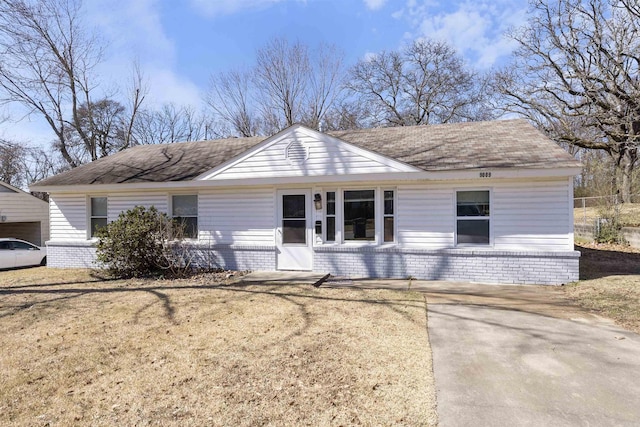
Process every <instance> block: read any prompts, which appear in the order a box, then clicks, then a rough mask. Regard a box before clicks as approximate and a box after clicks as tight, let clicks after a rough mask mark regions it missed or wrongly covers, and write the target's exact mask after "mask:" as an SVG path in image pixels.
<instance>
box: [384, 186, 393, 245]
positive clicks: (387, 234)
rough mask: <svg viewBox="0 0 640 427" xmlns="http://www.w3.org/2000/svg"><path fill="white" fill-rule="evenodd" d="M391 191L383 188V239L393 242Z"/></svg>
mask: <svg viewBox="0 0 640 427" xmlns="http://www.w3.org/2000/svg"><path fill="white" fill-rule="evenodd" d="M393 198H394V197H393V191H392V190H384V215H383V216H384V241H385V242H393V240H394V235H393V227H394V213H393Z"/></svg>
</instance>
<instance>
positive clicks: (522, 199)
mask: <svg viewBox="0 0 640 427" xmlns="http://www.w3.org/2000/svg"><path fill="white" fill-rule="evenodd" d="M483 184H484V182H483ZM569 185H570V184H569V182H568V181H567V180H565V179H562V178H561V179H558V180H539V181H530V182H509V183H503V182H492V183H490V184H487V185H486V187H487V188H488V187H490V188H491V225H490V227H491V228H490V230H491V231H490V232H491V236H492V237H491V239H492V242H493V245H492V247H491V248H493V249H495V250H534V251H537V250H540V251H555V250H558V251H565V250H571V249H573V224H572V223H571V222H570V216H569V215H571V213H572V212H570V202H571V194H570V192H571V187H570V186H569ZM477 188H478V185H477V184H475V185H473V184H465V183H463V184H456V185H452V184H440V183H434V184H426V185H420V186H418V185H407V186H399V187H398V190H397V192H398V195H397V204H396V221H397V226H396V231H397V242H398V244H401V245H403V246H407V247H420V248H427V249H444V248H453V247H455V227H456V220H455V218H456V211H455V196H456V191H457V190H466V189H468V190H473V189H477ZM491 248H488V249H491Z"/></svg>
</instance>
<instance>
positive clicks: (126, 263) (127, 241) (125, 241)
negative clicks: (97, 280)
mask: <svg viewBox="0 0 640 427" xmlns="http://www.w3.org/2000/svg"><path fill="white" fill-rule="evenodd" d="M182 236H184V230H183V227H181V226H180V224H178V223H176V222H175V221H173V220H172V219H171V218H169V217H168V216H167V215H166V214H164V213H161V212H159V211H158V210H157V209H156V208H155V207H153V206H152V207H150V208H148V209H146V208H144V207H142V206H136V207H135V208H133V209H130V210H128V211H126V212H122V213H121V214H120V216H119V217H118V219H117V220H115V221H113V222H110V223H109V224H107V226H106V227H103V228H101V229H100V230H98V232H97V237H98V239H99V240H98V245H97V250H96V258H97V260H98V261H99V262H101V263H102V264H103V265H104V267H105V268H106V269H107V270H108V272H109V274H110V275H112V276H115V277H120V278H128V277H144V276H151V275H171V276H182V275H185V274H186V273H187V272H188V271H189V269H190V264H191V263H190V260H189V256H188V250H187V247H186V245H184V244H183V243H182Z"/></svg>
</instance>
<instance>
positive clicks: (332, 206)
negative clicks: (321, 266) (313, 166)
mask: <svg viewBox="0 0 640 427" xmlns="http://www.w3.org/2000/svg"><path fill="white" fill-rule="evenodd" d="M326 216H327V238H326V240H327V242H335V241H336V192H335V191H327V215H326Z"/></svg>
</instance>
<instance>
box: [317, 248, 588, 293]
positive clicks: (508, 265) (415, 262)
mask: <svg viewBox="0 0 640 427" xmlns="http://www.w3.org/2000/svg"><path fill="white" fill-rule="evenodd" d="M579 259H580V252H577V251H566V252H509V251H485V250H464V249H443V250H424V249H399V248H362V247H360V248H345V247H338V246H335V247H330V246H327V247H317V248H315V256H314V261H313V262H314V268H313V269H314V271H326V272H330V273H331V274H334V275H337V276H346V277H352V278H358V277H387V278H407V277H414V278H416V279H421V280H448V281H471V282H480V283H514V284H540V285H560V284H564V283H569V282H574V281H576V280H578V275H579V271H578V265H579Z"/></svg>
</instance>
